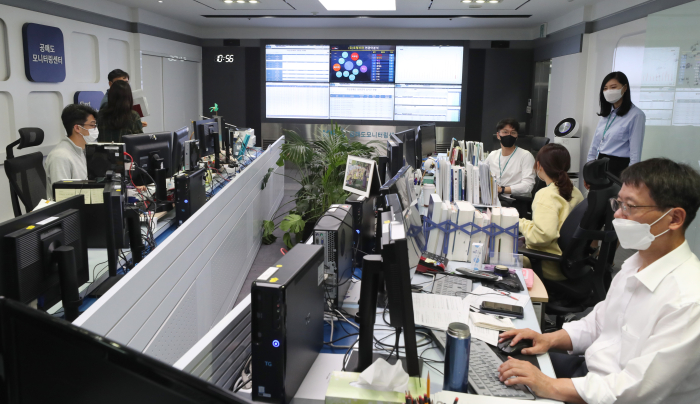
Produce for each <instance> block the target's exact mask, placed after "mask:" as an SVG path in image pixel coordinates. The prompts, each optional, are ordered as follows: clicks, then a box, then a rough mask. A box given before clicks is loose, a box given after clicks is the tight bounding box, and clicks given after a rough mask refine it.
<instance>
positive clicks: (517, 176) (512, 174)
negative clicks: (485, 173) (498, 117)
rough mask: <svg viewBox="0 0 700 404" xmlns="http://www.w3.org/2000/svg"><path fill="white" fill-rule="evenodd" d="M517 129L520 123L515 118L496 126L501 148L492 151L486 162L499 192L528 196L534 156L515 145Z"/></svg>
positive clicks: (533, 170) (533, 171) (532, 179)
mask: <svg viewBox="0 0 700 404" xmlns="http://www.w3.org/2000/svg"><path fill="white" fill-rule="evenodd" d="M519 131H520V124H519V123H518V121H516V120H515V119H504V120H502V121H501V122H499V123H498V125H497V126H496V137H498V140H499V141H500V142H501V148H500V149H498V150H494V151H492V152H491V153H490V154H489V156H488V157H487V158H486V162H487V163H488V164H489V170H490V171H491V176H493V177H494V178H495V179H496V183H497V184H498V193H499V194H513V195H523V196H530V192H532V188H534V187H535V168H534V167H535V158H534V157H532V154H530V152H529V151H527V150H523V149H521V148H519V147H518V146H516V145H515V143H516V141H517V140H518V132H519Z"/></svg>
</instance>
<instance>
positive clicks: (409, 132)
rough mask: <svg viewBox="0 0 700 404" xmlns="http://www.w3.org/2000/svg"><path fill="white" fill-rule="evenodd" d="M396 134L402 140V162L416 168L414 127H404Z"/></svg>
mask: <svg viewBox="0 0 700 404" xmlns="http://www.w3.org/2000/svg"><path fill="white" fill-rule="evenodd" d="M396 136H397V137H398V138H399V139H401V140H403V145H404V146H403V158H404V162H405V163H404V164H408V165H410V166H411V167H413V168H418V167H416V129H415V128H411V129H406V130H404V131H402V132H399V133H397V134H396Z"/></svg>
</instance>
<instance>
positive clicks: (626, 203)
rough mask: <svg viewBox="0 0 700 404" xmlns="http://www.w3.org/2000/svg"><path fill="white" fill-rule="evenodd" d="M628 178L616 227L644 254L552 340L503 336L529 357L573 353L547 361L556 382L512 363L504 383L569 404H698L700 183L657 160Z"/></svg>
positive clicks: (524, 333)
mask: <svg viewBox="0 0 700 404" xmlns="http://www.w3.org/2000/svg"><path fill="white" fill-rule="evenodd" d="M621 179H622V182H623V185H622V189H621V190H620V192H619V194H618V197H617V198H616V199H612V200H611V204H612V206H613V210H615V220H614V221H613V225H614V227H615V231H616V232H617V237H618V238H619V240H620V245H621V246H622V247H623V248H627V249H635V250H638V252H637V253H636V254H635V255H633V256H632V257H630V258H629V259H627V260H626V261H625V263H624V264H623V265H622V268H621V270H620V272H619V273H618V274H617V275H615V277H614V278H613V280H612V284H611V285H610V290H608V293H607V296H606V298H605V300H604V301H602V302H600V303H598V304H597V305H596V306H595V307H594V308H593V311H592V312H590V313H589V314H588V315H587V316H586V317H584V318H583V319H581V320H579V321H574V322H571V323H566V324H564V329H562V330H559V331H556V332H553V333H548V334H539V333H537V332H535V331H532V330H529V329H522V330H512V331H508V332H505V333H503V334H501V340H502V341H503V340H506V339H509V338H511V337H512V338H513V340H512V342H511V344H514V343H517V342H518V341H520V340H521V339H529V340H532V342H533V347H532V348H529V349H525V350H523V353H525V354H529V355H536V354H541V353H545V352H547V351H549V350H550V349H560V350H566V351H569V353H570V354H571V356H569V355H566V354H564V353H550V356H551V358H552V364H553V366H554V371H555V373H556V375H557V379H552V378H549V377H547V376H545V375H544V374H542V372H540V370H539V369H537V368H535V367H534V366H532V365H531V364H530V363H528V362H523V361H518V360H515V359H509V360H508V361H507V362H505V363H503V364H502V365H501V366H500V368H499V372H500V379H501V380H502V381H505V384H507V385H513V384H525V385H527V386H528V387H530V388H531V389H532V390H533V391H534V392H535V394H537V395H538V396H540V397H543V398H552V399H555V400H561V401H566V402H571V403H584V402H585V403H588V404H597V403H606V404H607V403H613V402H614V403H620V404H623V403H665V404H674V403H698V402H700V261H698V257H697V256H696V255H695V254H693V252H692V251H691V250H690V245H689V244H688V242H687V241H686V238H685V232H686V230H687V228H688V226H689V225H690V224H691V223H692V221H693V219H695V215H696V214H697V211H698V207H699V206H700V174H698V173H697V172H696V171H695V170H694V169H693V168H691V167H690V166H688V165H685V164H678V163H675V162H673V161H671V160H668V159H660V158H657V159H650V160H646V161H642V162H639V163H637V164H634V165H632V166H630V167H629V168H627V169H625V170H624V171H623V172H622V178H621ZM584 354H585V355H584ZM579 355H584V356H579ZM511 377H513V378H512V379H510V378H511Z"/></svg>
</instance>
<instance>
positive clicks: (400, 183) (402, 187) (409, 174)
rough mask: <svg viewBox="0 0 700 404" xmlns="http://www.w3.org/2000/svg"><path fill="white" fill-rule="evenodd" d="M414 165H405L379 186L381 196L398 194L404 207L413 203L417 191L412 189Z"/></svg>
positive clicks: (406, 207)
mask: <svg viewBox="0 0 700 404" xmlns="http://www.w3.org/2000/svg"><path fill="white" fill-rule="evenodd" d="M413 173H414V170H413V167H411V166H403V167H401V169H400V170H399V172H398V173H396V175H395V176H393V177H392V178H391V179H390V180H388V181H387V182H385V183H384V185H382V186H381V188H379V194H380V195H381V196H383V197H384V196H386V195H388V194H397V195H398V197H399V200H400V201H401V207H402V209H408V207H409V206H410V205H411V203H413V201H414V200H415V199H416V198H415V193H414V192H415V191H413V190H412V188H411V187H413V186H414V185H413Z"/></svg>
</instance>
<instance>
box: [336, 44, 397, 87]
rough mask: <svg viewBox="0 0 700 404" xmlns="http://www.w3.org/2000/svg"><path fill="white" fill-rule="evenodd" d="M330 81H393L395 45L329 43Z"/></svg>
mask: <svg viewBox="0 0 700 404" xmlns="http://www.w3.org/2000/svg"><path fill="white" fill-rule="evenodd" d="M330 53H331V56H330V70H329V80H330V82H331V83H393V82H394V68H395V59H396V46H388V45H331V51H330Z"/></svg>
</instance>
